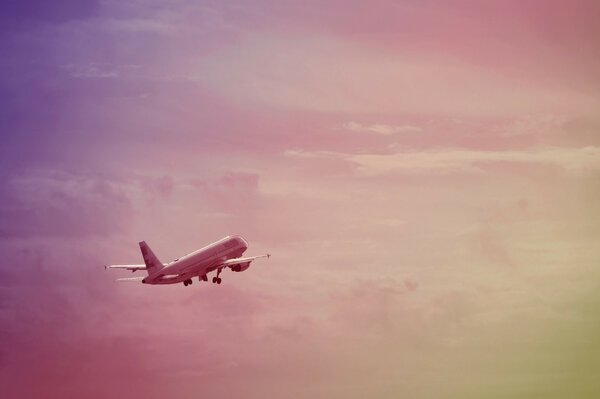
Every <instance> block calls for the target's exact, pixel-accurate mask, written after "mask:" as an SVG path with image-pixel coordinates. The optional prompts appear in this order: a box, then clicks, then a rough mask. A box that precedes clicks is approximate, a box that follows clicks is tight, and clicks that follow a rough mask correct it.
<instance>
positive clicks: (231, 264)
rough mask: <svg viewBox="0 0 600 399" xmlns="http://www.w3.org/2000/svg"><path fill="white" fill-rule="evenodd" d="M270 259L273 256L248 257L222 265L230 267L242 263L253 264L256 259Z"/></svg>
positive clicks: (231, 260) (227, 261) (229, 260)
mask: <svg viewBox="0 0 600 399" xmlns="http://www.w3.org/2000/svg"><path fill="white" fill-rule="evenodd" d="M270 257H271V254H265V255H258V256H247V257H245V258H235V259H228V260H226V261H225V262H223V263H222V264H221V265H222V266H225V267H228V266H234V265H240V264H242V263H248V262H252V261H253V260H254V259H258V258H270Z"/></svg>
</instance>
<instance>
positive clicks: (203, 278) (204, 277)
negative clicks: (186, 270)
mask: <svg viewBox="0 0 600 399" xmlns="http://www.w3.org/2000/svg"><path fill="white" fill-rule="evenodd" d="M198 281H208V277H206V274H205V275H203V276H198Z"/></svg>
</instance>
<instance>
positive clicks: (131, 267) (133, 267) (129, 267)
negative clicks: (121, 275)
mask: <svg viewBox="0 0 600 399" xmlns="http://www.w3.org/2000/svg"><path fill="white" fill-rule="evenodd" d="M104 268H105V269H106V270H108V269H125V270H131V271H132V272H135V271H136V270H146V265H107V266H104Z"/></svg>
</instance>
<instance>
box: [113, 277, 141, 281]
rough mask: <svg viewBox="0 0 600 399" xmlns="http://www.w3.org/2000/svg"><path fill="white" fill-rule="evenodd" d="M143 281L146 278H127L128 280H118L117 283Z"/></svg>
mask: <svg viewBox="0 0 600 399" xmlns="http://www.w3.org/2000/svg"><path fill="white" fill-rule="evenodd" d="M143 279H144V277H126V278H118V279H116V280H115V281H119V282H121V281H128V282H136V281H137V282H142V280H143Z"/></svg>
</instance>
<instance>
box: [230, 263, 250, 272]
mask: <svg viewBox="0 0 600 399" xmlns="http://www.w3.org/2000/svg"><path fill="white" fill-rule="evenodd" d="M249 267H250V262H245V263H238V264H237V265H233V266H231V270H233V271H234V272H243V271H244V270H246V269H247V268H249Z"/></svg>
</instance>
